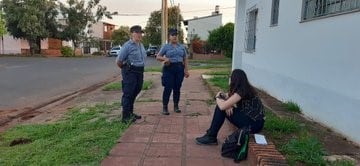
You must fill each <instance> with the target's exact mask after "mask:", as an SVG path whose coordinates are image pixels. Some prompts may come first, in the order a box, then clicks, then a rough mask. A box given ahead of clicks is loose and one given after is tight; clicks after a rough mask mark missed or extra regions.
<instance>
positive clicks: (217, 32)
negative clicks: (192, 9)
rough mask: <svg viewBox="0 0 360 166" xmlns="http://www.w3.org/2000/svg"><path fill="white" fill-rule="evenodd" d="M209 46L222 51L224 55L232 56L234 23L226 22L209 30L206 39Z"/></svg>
mask: <svg viewBox="0 0 360 166" xmlns="http://www.w3.org/2000/svg"><path fill="white" fill-rule="evenodd" d="M207 42H208V44H209V46H210V47H212V48H214V49H219V50H221V51H223V52H224V55H225V56H226V57H232V50H233V43H234V23H227V24H226V25H224V26H221V27H219V28H217V29H214V30H212V31H210V32H209V37H208V40H207Z"/></svg>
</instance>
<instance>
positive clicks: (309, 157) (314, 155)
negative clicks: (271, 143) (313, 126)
mask: <svg viewBox="0 0 360 166" xmlns="http://www.w3.org/2000/svg"><path fill="white" fill-rule="evenodd" d="M281 150H282V151H283V152H285V153H286V155H287V159H288V161H289V164H291V165H293V164H295V163H296V162H301V163H305V164H306V165H325V163H326V162H325V160H324V159H323V155H324V154H325V152H324V149H323V147H322V145H321V143H320V142H319V140H318V139H316V138H314V137H311V136H306V137H300V138H293V139H291V140H290V141H289V143H287V144H285V145H284V146H282V147H281Z"/></svg>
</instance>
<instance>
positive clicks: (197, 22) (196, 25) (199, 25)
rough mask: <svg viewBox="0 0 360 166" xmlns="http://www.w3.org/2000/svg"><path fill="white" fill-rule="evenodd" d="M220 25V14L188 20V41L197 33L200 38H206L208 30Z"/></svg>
mask: <svg viewBox="0 0 360 166" xmlns="http://www.w3.org/2000/svg"><path fill="white" fill-rule="evenodd" d="M221 25H222V14H218V15H214V16H208V17H201V18H197V19H191V20H188V31H187V38H188V43H190V42H189V41H190V40H191V39H192V37H193V36H194V35H195V34H197V35H198V37H200V39H201V40H207V38H208V36H209V31H211V30H213V29H216V28H219V27H220V26H221Z"/></svg>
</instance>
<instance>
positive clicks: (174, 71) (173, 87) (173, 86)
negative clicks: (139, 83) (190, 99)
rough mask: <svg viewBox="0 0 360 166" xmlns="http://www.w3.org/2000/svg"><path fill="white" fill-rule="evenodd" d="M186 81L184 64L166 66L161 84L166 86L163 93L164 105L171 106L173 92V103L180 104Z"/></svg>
mask: <svg viewBox="0 0 360 166" xmlns="http://www.w3.org/2000/svg"><path fill="white" fill-rule="evenodd" d="M183 80H184V65H183V63H182V62H179V63H171V64H170V65H169V66H164V67H163V71H162V77H161V82H162V85H163V86H164V91H163V97H162V101H163V105H164V106H167V105H168V104H169V98H170V95H171V91H172V92H173V101H174V103H175V104H178V103H179V101H180V89H181V85H182V82H183Z"/></svg>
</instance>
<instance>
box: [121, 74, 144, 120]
mask: <svg viewBox="0 0 360 166" xmlns="http://www.w3.org/2000/svg"><path fill="white" fill-rule="evenodd" d="M121 74H122V81H121V84H122V91H123V96H122V99H121V104H122V109H123V117H127V116H130V115H131V114H132V113H133V111H134V102H135V99H136V96H137V95H138V94H139V93H140V91H141V89H142V85H143V82H144V72H139V71H131V70H128V69H126V68H124V69H122V70H121Z"/></svg>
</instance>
